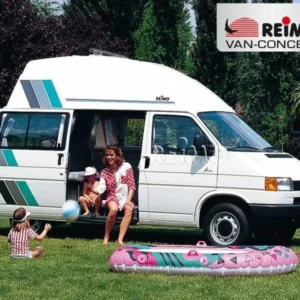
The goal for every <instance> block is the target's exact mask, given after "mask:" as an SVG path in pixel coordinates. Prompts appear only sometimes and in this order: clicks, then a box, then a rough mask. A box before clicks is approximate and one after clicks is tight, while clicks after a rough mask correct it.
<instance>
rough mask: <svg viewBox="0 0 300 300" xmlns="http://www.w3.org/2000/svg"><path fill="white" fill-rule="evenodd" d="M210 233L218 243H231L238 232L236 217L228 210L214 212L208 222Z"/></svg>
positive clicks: (238, 225)
mask: <svg viewBox="0 0 300 300" xmlns="http://www.w3.org/2000/svg"><path fill="white" fill-rule="evenodd" d="M209 230H210V234H211V236H212V237H213V239H214V240H215V241H216V242H217V243H218V244H220V245H224V246H227V245H230V244H232V243H233V242H234V241H235V240H236V239H237V238H238V236H239V234H240V224H239V221H238V219H237V218H236V217H235V216H234V215H233V214H231V213H229V212H220V213H218V214H216V215H215V216H214V217H213V219H212V220H211V223H210V228H209Z"/></svg>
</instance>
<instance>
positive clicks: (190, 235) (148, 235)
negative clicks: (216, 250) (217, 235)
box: [49, 224, 203, 245]
mask: <svg viewBox="0 0 300 300" xmlns="http://www.w3.org/2000/svg"><path fill="white" fill-rule="evenodd" d="M78 225H79V224H73V225H70V224H64V225H59V226H55V227H53V229H52V230H51V231H50V232H49V238H61V239H64V238H85V239H102V238H103V236H104V226H103V225H88V224H86V225H85V224H84V225H80V226H78ZM118 233H119V226H116V227H115V228H114V229H113V231H112V233H111V241H116V240H117V237H118ZM200 240H203V236H202V233H201V231H199V230H196V229H195V230H191V229H174V228H162V227H148V226H147V227H146V226H131V227H130V228H129V229H128V232H127V234H126V237H125V241H127V242H130V243H132V242H134V243H140V244H145V243H146V244H148V243H160V244H161V243H163V244H164V243H166V244H189V245H194V244H197V242H198V241H200Z"/></svg>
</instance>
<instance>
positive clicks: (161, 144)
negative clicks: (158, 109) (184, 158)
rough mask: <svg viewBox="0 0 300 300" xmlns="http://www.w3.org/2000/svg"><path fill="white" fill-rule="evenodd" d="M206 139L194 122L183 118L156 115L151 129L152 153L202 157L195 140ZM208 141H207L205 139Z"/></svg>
mask: <svg viewBox="0 0 300 300" xmlns="http://www.w3.org/2000/svg"><path fill="white" fill-rule="evenodd" d="M199 137H205V138H206V139H207V137H206V135H205V134H204V132H203V131H202V130H201V129H200V128H199V126H198V125H197V124H196V123H195V121H194V120H193V119H191V118H189V117H184V116H169V115H156V116H154V119H153V127H152V153H153V154H173V155H203V153H202V152H201V151H199V149H196V145H195V140H196V138H199ZM207 141H208V139H207Z"/></svg>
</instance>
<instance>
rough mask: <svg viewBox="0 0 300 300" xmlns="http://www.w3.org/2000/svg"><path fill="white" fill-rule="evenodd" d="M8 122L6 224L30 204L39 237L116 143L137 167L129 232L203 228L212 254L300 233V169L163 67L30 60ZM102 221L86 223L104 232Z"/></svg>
mask: <svg viewBox="0 0 300 300" xmlns="http://www.w3.org/2000/svg"><path fill="white" fill-rule="evenodd" d="M0 119H1V128H0V133H1V136H0V147H1V149H0V192H1V194H0V216H6V217H10V216H11V215H12V212H13V211H14V210H15V209H16V208H17V207H18V206H26V208H28V209H29V210H30V212H31V213H32V219H33V220H34V224H33V226H34V227H35V229H36V230H38V228H39V227H40V226H41V225H42V223H43V222H44V221H64V219H63V218H62V216H61V207H62V205H63V203H64V201H66V199H78V196H79V194H80V193H81V188H82V174H83V171H84V168H85V167H86V166H89V165H93V166H95V167H96V168H97V169H98V171H101V169H102V168H103V165H102V163H101V158H102V155H103V149H104V148H105V146H106V145H108V144H118V145H119V146H121V148H122V150H123V153H124V156H125V159H126V160H127V161H128V162H129V163H130V164H131V165H132V166H133V169H134V174H135V180H136V185H137V187H138V188H137V192H136V194H135V198H134V201H135V202H136V204H137V205H136V211H135V214H134V217H133V220H132V223H135V224H147V225H164V226H176V227H195V228H200V229H203V231H204V235H205V237H206V239H207V241H208V242H209V243H211V244H215V245H231V244H242V243H245V242H246V241H247V239H248V238H249V236H250V235H251V233H253V232H254V233H255V234H256V235H257V236H259V237H266V236H268V237H274V238H277V239H278V240H281V241H289V240H291V238H292V237H293V234H294V233H295V230H296V228H297V226H298V223H297V221H298V220H299V219H300V162H299V161H298V160H297V159H295V158H294V157H292V156H291V155H289V154H287V153H282V152H280V151H277V150H276V149H274V148H273V147H272V146H271V145H270V144H269V143H268V142H266V141H265V140H264V139H263V138H262V137H261V136H259V135H258V134H257V133H255V132H254V131H253V130H252V129H251V128H250V127H249V126H248V125H246V124H245V123H244V122H243V121H242V120H241V119H240V118H239V117H238V116H237V115H236V113H235V112H234V110H233V109H232V108H231V107H229V106H228V105H227V104H226V103H225V102H223V101H222V100H221V99H220V98H219V97H217V96H216V95H215V94H214V93H213V92H212V91H210V90H209V89H207V88H206V87H204V86H203V85H202V84H200V83H199V82H197V81H196V80H193V79H191V78H189V77H188V76H186V75H184V74H182V73H180V72H178V71H175V70H172V69H171V68H168V67H166V66H163V65H159V64H154V63H147V62H140V61H134V60H130V59H127V58H119V57H107V56H99V55H90V56H71V57H60V58H50V59H42V60H36V61H31V62H30V63H28V65H27V66H26V68H25V70H24V72H23V73H22V75H21V76H20V78H19V80H18V82H17V84H16V86H15V88H14V90H13V93H12V95H11V97H10V99H9V101H8V104H7V106H6V107H5V108H3V109H2V110H1V111H0ZM100 213H101V216H100V217H93V218H92V217H90V216H80V217H79V218H78V223H104V222H105V220H106V214H107V212H106V208H105V207H102V208H101V211H100ZM120 217H121V216H120Z"/></svg>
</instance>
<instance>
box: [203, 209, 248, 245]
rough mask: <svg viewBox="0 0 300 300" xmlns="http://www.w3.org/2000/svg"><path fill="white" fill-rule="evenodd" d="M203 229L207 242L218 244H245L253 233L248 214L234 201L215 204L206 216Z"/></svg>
mask: <svg viewBox="0 0 300 300" xmlns="http://www.w3.org/2000/svg"><path fill="white" fill-rule="evenodd" d="M203 231H204V236H205V238H206V241H207V243H208V244H210V245H216V246H230V245H241V244H245V243H246V242H247V240H248V239H249V237H250V234H251V228H250V223H249V221H248V217H247V215H246V214H245V212H244V211H243V209H241V208H240V207H238V206H237V205H234V204H232V203H220V204H217V205H216V206H213V207H212V208H211V209H210V210H209V211H208V212H207V213H206V215H205V217H204V220H203Z"/></svg>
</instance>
